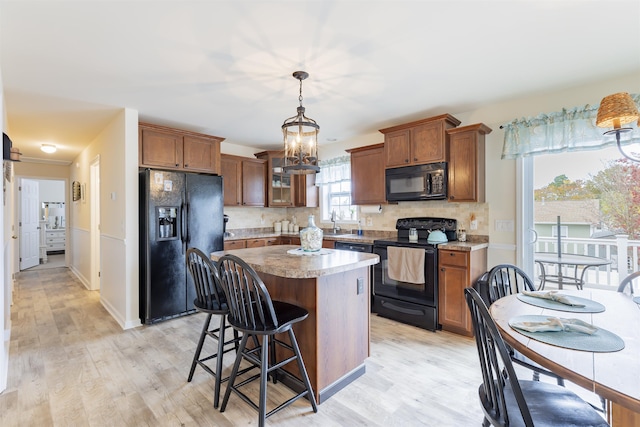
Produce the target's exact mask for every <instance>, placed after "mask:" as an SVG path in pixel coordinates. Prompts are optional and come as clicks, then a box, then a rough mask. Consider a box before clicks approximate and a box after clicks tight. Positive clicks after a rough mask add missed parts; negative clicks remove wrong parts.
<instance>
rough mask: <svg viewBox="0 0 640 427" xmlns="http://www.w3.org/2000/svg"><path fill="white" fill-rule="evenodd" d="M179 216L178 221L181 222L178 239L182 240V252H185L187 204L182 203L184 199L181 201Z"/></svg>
mask: <svg viewBox="0 0 640 427" xmlns="http://www.w3.org/2000/svg"><path fill="white" fill-rule="evenodd" d="M180 210H181V215H180V216H181V218H180V220H181V221H180V222H181V224H180V225H181V227H180V231H181V233H180V240H182V253H183V254H184V253H186V251H187V212H186V211H187V204H186V203H184V200H183V202H182V206H181V209H180Z"/></svg>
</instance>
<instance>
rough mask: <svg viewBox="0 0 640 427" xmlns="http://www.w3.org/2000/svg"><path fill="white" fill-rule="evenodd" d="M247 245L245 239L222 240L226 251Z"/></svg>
mask: <svg viewBox="0 0 640 427" xmlns="http://www.w3.org/2000/svg"><path fill="white" fill-rule="evenodd" d="M246 247H247V241H246V240H228V241H226V242H224V250H225V251H228V250H231V249H243V248H246Z"/></svg>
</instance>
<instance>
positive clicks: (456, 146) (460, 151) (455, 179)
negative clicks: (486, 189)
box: [448, 132, 484, 202]
mask: <svg viewBox="0 0 640 427" xmlns="http://www.w3.org/2000/svg"><path fill="white" fill-rule="evenodd" d="M476 136H477V134H476V133H475V132H461V133H454V134H452V135H451V136H450V141H449V145H450V147H449V152H450V159H449V184H448V185H449V189H448V191H449V201H451V202H482V201H484V200H482V198H481V197H479V193H478V186H479V179H480V177H479V174H478V166H479V165H478V162H479V159H478V147H477V137H476Z"/></svg>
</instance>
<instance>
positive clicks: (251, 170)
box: [220, 154, 266, 206]
mask: <svg viewBox="0 0 640 427" xmlns="http://www.w3.org/2000/svg"><path fill="white" fill-rule="evenodd" d="M220 170H221V175H222V176H223V177H224V205H225V206H265V203H266V195H265V194H266V187H265V179H266V161H265V160H261V159H251V158H247V157H240V156H231V155H228V154H222V155H221V156H220Z"/></svg>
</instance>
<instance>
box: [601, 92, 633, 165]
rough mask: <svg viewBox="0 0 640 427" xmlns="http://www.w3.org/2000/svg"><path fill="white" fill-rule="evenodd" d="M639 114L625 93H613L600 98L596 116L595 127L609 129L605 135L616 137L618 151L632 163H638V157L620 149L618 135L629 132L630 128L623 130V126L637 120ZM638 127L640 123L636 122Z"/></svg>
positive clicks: (631, 99)
mask: <svg viewBox="0 0 640 427" xmlns="http://www.w3.org/2000/svg"><path fill="white" fill-rule="evenodd" d="M639 117H640V114H639V113H638V108H637V107H636V104H635V102H633V98H631V95H629V94H628V93H627V92H620V93H614V94H613V95H609V96H605V97H604V98H602V101H601V102H600V107H599V108H598V116H597V118H596V126H598V127H601V128H610V127H612V128H613V129H612V130H608V131H606V132H605V133H604V134H605V135H612V134H615V135H616V143H617V145H618V150H619V151H620V153H622V155H623V156H625V157H626V158H627V159H629V160H633V161H634V162H640V157H637V156H638V154H637V153H635V154H636V155H635V156H634V155H631V154H627V153H625V152H624V150H623V149H622V145H621V144H620V134H621V133H625V132H631V131H632V130H633V129H632V128H628V127H627V128H623V127H622V126H623V125H626V124H627V123H632V122H635V121H637V120H638V118H639ZM638 126H640V121H639V122H638Z"/></svg>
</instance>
